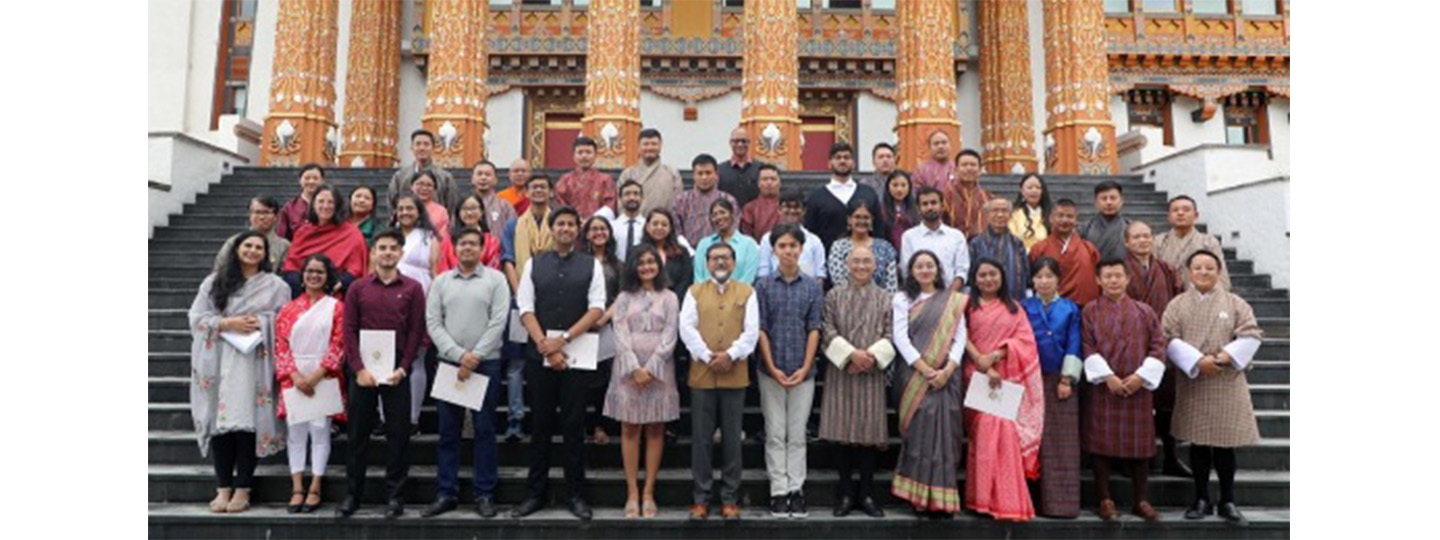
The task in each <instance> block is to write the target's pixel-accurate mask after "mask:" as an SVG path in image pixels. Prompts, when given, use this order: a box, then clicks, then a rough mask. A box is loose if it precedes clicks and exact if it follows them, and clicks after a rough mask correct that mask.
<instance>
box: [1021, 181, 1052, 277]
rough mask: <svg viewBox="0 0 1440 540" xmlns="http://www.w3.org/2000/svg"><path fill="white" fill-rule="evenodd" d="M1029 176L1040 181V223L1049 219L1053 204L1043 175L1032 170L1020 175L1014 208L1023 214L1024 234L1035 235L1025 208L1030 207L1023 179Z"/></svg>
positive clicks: (1032, 223) (1033, 225) (1032, 224)
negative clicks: (1026, 199) (1026, 200)
mask: <svg viewBox="0 0 1440 540" xmlns="http://www.w3.org/2000/svg"><path fill="white" fill-rule="evenodd" d="M1031 178H1034V179H1035V180H1037V181H1039V182H1040V222H1041V223H1048V222H1049V219H1050V208H1051V207H1052V206H1053V205H1052V204H1051V203H1050V186H1049V185H1048V184H1046V183H1045V177H1043V176H1040V173H1033V172H1032V173H1028V174H1026V175H1025V176H1022V177H1020V185H1019V186H1018V187H1019V188H1020V191H1019V192H1016V193H1015V209H1016V210H1020V214H1021V215H1023V216H1025V233H1026V236H1035V223H1034V222H1032V221H1030V212H1029V211H1028V210H1027V209H1028V208H1029V207H1030V203H1028V202H1025V181H1026V180H1029V179H1031ZM1055 275H1057V276H1058V275H1060V273H1059V272H1056V273H1055Z"/></svg>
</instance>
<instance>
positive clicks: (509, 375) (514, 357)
mask: <svg viewBox="0 0 1440 540" xmlns="http://www.w3.org/2000/svg"><path fill="white" fill-rule="evenodd" d="M506 332H509V331H508V330H507V331H506ZM520 347H521V345H520V344H519V343H512V342H510V341H506V342H505V344H504V345H501V346H500V357H501V358H504V359H505V376H506V383H505V384H506V392H507V393H508V395H509V403H508V405H507V406H508V408H509V409H510V415H509V416H510V421H512V422H519V421H520V420H522V419H524V418H525V354H524V353H523V352H521V350H520Z"/></svg>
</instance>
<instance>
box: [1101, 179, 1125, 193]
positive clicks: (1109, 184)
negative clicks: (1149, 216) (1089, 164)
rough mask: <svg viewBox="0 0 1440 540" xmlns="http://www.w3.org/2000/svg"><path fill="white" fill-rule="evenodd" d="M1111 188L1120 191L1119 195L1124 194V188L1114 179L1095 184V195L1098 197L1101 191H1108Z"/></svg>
mask: <svg viewBox="0 0 1440 540" xmlns="http://www.w3.org/2000/svg"><path fill="white" fill-rule="evenodd" d="M1112 189H1113V190H1115V191H1116V192H1118V193H1120V196H1122V197H1123V196H1125V188H1122V187H1120V183H1119V182H1116V181H1114V180H1106V181H1104V182H1100V183H1099V184H1095V196H1096V197H1099V196H1100V194H1101V193H1104V192H1106V191H1110V190H1112Z"/></svg>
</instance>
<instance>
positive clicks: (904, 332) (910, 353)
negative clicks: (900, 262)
mask: <svg viewBox="0 0 1440 540" xmlns="http://www.w3.org/2000/svg"><path fill="white" fill-rule="evenodd" d="M931 296H935V293H920V298H917V299H916V300H915V302H919V301H921V300H924V299H926V298H929V297H931ZM915 302H911V301H910V297H909V296H906V295H905V293H903V292H898V293H895V298H894V299H893V300H891V301H890V312H891V317H890V319H891V321H892V324H893V327H892V328H893V330H894V332H893V333H892V334H891V338H893V339H894V341H895V348H896V349H897V350H899V351H900V356H901V357H902V358H904V359H905V363H906V364H908V365H912V366H913V365H915V361H916V360H919V359H920V350H919V349H916V348H915V345H914V344H912V343H910V305H911V304H914V303H915ZM966 324H967V323H966V322H965V315H964V314H961V315H960V329H959V330H958V331H956V332H955V342H954V343H951V344H950V354H948V355H946V356H948V357H950V361H951V362H954V363H956V364H959V363H960V360H961V359H963V358H964V357H965V340H967V339H969V336H968V335H967V334H966V332H965V325H966Z"/></svg>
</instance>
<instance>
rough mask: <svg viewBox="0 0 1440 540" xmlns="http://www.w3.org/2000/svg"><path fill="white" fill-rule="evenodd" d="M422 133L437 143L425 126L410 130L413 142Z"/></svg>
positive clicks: (433, 142)
mask: <svg viewBox="0 0 1440 540" xmlns="http://www.w3.org/2000/svg"><path fill="white" fill-rule="evenodd" d="M422 135H423V136H425V137H426V138H428V139H430V144H435V134H434V133H431V132H430V131H429V130H427V129H423V128H422V129H417V130H415V131H411V132H410V142H412V143H413V142H415V138H416V137H419V136H422ZM377 238H378V237H377Z"/></svg>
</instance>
